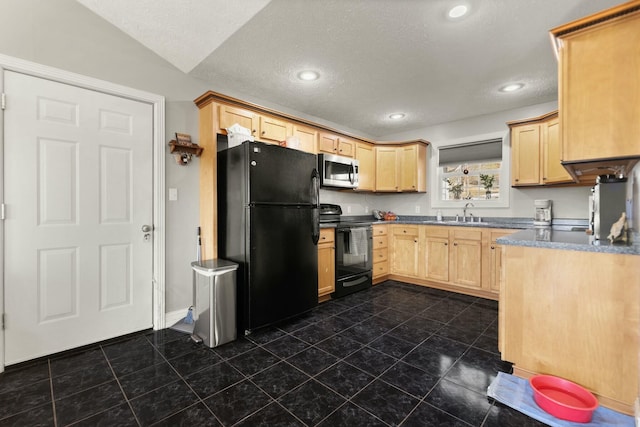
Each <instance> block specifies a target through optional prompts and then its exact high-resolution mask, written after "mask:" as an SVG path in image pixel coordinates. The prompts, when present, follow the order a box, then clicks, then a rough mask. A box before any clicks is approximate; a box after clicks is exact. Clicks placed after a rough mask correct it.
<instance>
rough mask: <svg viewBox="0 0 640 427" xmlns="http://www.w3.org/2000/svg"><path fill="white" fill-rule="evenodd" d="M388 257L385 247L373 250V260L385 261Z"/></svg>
mask: <svg viewBox="0 0 640 427" xmlns="http://www.w3.org/2000/svg"><path fill="white" fill-rule="evenodd" d="M388 257H389V251H388V250H387V248H383V249H374V250H373V262H381V261H386V260H387V259H388Z"/></svg>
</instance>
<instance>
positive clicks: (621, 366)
mask: <svg viewBox="0 0 640 427" xmlns="http://www.w3.org/2000/svg"><path fill="white" fill-rule="evenodd" d="M525 234H526V233H525ZM581 234H584V233H581ZM507 240H508V239H500V240H499V241H500V242H505V241H507ZM517 244H518V242H517V241H516V242H514V243H513V245H512V244H507V245H504V246H503V249H502V250H503V256H504V263H503V268H502V287H501V290H500V311H499V347H500V351H501V355H502V358H503V360H507V361H509V362H512V363H514V374H516V375H518V376H521V377H525V378H528V377H530V376H532V375H535V374H549V375H556V376H559V377H562V378H565V379H567V380H570V381H573V382H575V383H577V384H580V385H581V386H583V387H585V388H587V389H589V390H591V391H592V392H593V393H594V394H596V395H597V397H598V400H599V402H600V404H601V405H603V406H607V407H609V408H612V409H615V410H618V411H622V412H625V413H627V414H632V413H633V404H634V401H635V400H636V398H637V396H638V373H639V372H638V348H639V345H640V341H639V338H638V336H639V331H640V281H639V280H638V278H639V277H640V256H638V255H632V254H619V253H601V252H594V251H581V250H567V249H552V248H550V247H535V246H530V247H528V246H519V245H517Z"/></svg>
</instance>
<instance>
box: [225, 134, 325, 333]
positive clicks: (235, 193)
mask: <svg viewBox="0 0 640 427" xmlns="http://www.w3.org/2000/svg"><path fill="white" fill-rule="evenodd" d="M217 155H218V161H217V165H218V171H217V177H218V256H219V257H220V258H224V259H228V260H232V261H234V262H236V263H238V264H239V267H238V274H237V280H238V287H237V316H238V317H237V323H238V333H239V334H248V333H250V332H251V331H253V330H255V329H258V328H260V327H263V326H266V325H270V324H273V323H276V322H278V321H280V320H283V319H286V318H289V317H292V316H295V315H297V314H300V313H303V312H305V311H308V310H310V309H311V308H313V307H315V306H316V305H317V304H318V247H317V244H318V238H319V234H320V230H319V227H320V226H319V188H320V181H319V174H318V171H317V161H316V156H315V155H313V154H309V153H305V152H303V151H298V150H293V149H289V148H284V147H280V146H277V145H272V144H265V143H262V142H244V143H242V144H240V145H238V146H236V147H232V148H228V149H226V150H222V151H219V152H218V153H217Z"/></svg>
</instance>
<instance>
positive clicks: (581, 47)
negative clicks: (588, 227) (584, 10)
mask: <svg viewBox="0 0 640 427" xmlns="http://www.w3.org/2000/svg"><path fill="white" fill-rule="evenodd" d="M551 36H552V39H553V42H554V47H555V49H556V53H557V57H558V67H559V72H558V76H559V77H558V78H559V93H558V102H559V110H560V129H561V140H562V161H563V164H564V165H565V166H566V167H567V168H568V170H569V172H570V173H571V174H572V175H573V176H574V177H575V178H578V179H580V175H581V174H582V173H584V174H588V173H589V170H593V169H594V168H596V167H613V168H615V167H622V168H623V169H624V170H625V171H626V172H628V171H629V170H630V169H631V168H632V167H633V165H634V164H635V163H636V162H637V161H638V158H640V120H638V117H640V95H639V94H640V60H638V58H640V0H635V1H630V2H626V3H623V4H621V5H619V6H616V7H613V8H611V9H608V10H605V11H603V12H600V13H597V14H594V15H591V16H588V17H586V18H583V19H579V20H577V21H574V22H571V23H568V24H565V25H562V26H560V27H557V28H555V29H553V30H551ZM592 173H597V174H602V173H607V172H606V171H603V170H600V171H599V172H592Z"/></svg>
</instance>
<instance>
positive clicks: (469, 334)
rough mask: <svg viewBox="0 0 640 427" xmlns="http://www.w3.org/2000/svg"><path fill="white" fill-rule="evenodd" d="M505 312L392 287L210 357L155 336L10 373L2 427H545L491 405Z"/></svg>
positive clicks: (485, 303)
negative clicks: (489, 394)
mask: <svg viewBox="0 0 640 427" xmlns="http://www.w3.org/2000/svg"><path fill="white" fill-rule="evenodd" d="M497 346H498V345H497V303H496V302H494V301H489V300H484V299H481V298H474V297H468V296H463V295H458V294H454V293H449V292H444V291H439V290H433V289H428V288H424V287H419V286H414V285H407V284H403V283H398V282H392V281H388V282H385V283H383V284H380V285H377V286H375V287H374V288H373V289H371V290H369V291H365V292H360V293H357V294H354V295H350V296H348V297H345V298H342V299H339V300H336V301H330V302H327V303H324V304H322V305H320V306H319V307H317V308H316V309H315V310H313V311H312V312H311V313H309V314H307V315H304V316H302V317H300V318H298V319H295V320H292V321H289V322H286V323H283V324H282V325H279V326H278V327H270V328H267V329H265V330H262V331H257V332H254V333H253V334H251V335H250V336H248V337H247V338H243V339H239V340H237V341H234V342H232V343H229V344H226V345H224V346H221V347H218V348H215V349H209V348H206V347H203V346H202V345H197V344H194V343H192V342H191V340H190V338H189V337H188V336H187V335H185V334H182V333H180V332H176V331H173V330H170V329H165V330H163V331H156V332H153V331H146V332H143V333H139V334H135V335H132V336H128V337H124V338H122V339H120V340H112V341H109V342H106V343H100V344H97V345H95V346H92V347H89V348H83V349H81V350H79V351H77V352H67V353H65V354H64V355H62V356H54V357H51V358H49V359H47V360H39V361H36V362H34V363H31V364H24V365H21V366H18V367H15V368H11V367H10V368H9V369H7V371H6V372H5V373H3V374H0V426H14V425H15V426H40V425H42V426H66V425H79V426H95V425H104V426H129V425H131V426H137V425H161V426H178V425H188V426H220V425H224V426H350V427H352V426H396V425H402V426H520V427H522V426H542V425H544V424H541V423H538V422H537V421H535V420H533V419H531V418H528V417H526V416H524V415H522V414H521V413H519V412H517V411H514V410H512V409H511V408H508V407H506V406H503V405H501V404H499V403H497V402H494V401H492V400H491V399H488V398H487V397H486V389H487V386H488V385H489V384H490V382H491V381H492V380H493V378H494V377H495V376H496V375H497V372H498V371H505V372H510V370H511V367H510V365H509V364H508V363H505V362H502V361H501V360H500V355H499V354H498V349H497Z"/></svg>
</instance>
